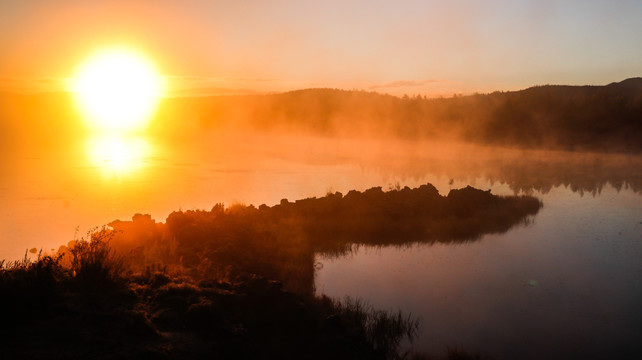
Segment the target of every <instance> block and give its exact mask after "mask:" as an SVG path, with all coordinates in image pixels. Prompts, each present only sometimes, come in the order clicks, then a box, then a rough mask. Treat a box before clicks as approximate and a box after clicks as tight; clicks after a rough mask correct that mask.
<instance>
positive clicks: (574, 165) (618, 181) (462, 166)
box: [371, 147, 642, 195]
mask: <svg viewBox="0 0 642 360" xmlns="http://www.w3.org/2000/svg"><path fill="white" fill-rule="evenodd" d="M400 156H401V157H400V158H397V161H395V159H394V158H392V157H391V158H388V159H389V160H390V161H389V162H386V161H383V162H381V161H379V162H377V163H372V164H371V167H372V168H374V169H376V170H377V171H379V172H381V173H382V174H384V176H390V177H396V178H401V179H408V178H412V179H416V180H417V179H423V178H424V177H425V176H426V175H428V174H432V175H437V176H443V177H446V178H448V179H455V180H461V181H471V180H473V179H479V178H481V179H484V180H488V181H489V182H491V183H494V182H498V183H505V184H507V185H508V186H509V187H510V188H511V189H512V190H513V191H514V192H515V193H530V192H531V191H538V192H540V193H544V194H545V193H548V192H549V191H550V190H551V189H553V188H555V187H560V186H563V187H567V188H569V189H570V190H572V191H573V192H578V193H580V194H584V193H585V192H587V193H591V194H593V195H595V194H599V193H601V191H602V189H603V188H604V186H606V185H607V184H610V185H611V186H613V187H614V188H615V189H616V190H618V191H620V190H621V189H631V190H632V191H634V192H636V193H640V192H641V191H642V156H634V155H621V154H595V153H573V152H561V151H558V152H552V151H517V150H497V149H492V148H479V149H476V148H475V147H470V148H468V149H465V150H462V151H455V152H454V154H451V155H450V156H448V157H440V156H433V155H431V153H430V151H428V152H426V153H421V152H419V151H417V152H415V153H414V154H413V155H411V156H407V157H404V155H400Z"/></svg>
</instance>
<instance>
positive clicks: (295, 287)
mask: <svg viewBox="0 0 642 360" xmlns="http://www.w3.org/2000/svg"><path fill="white" fill-rule="evenodd" d="M540 207H541V203H540V202H539V201H538V200H537V199H535V198H532V197H498V196H495V195H492V194H490V193H489V192H486V191H481V190H476V189H473V188H470V187H468V188H465V189H460V190H453V191H451V193H450V194H449V195H448V196H440V195H439V194H438V193H437V190H436V189H435V188H434V187H433V186H432V185H424V186H421V187H419V188H417V189H409V188H404V189H398V190H391V191H388V192H383V191H381V189H380V188H373V189H370V190H367V191H365V192H362V193H361V192H356V191H354V192H350V193H348V194H346V195H345V196H343V195H341V194H338V193H337V194H329V195H328V196H326V197H323V198H320V199H306V200H301V201H297V202H293V203H292V202H289V201H287V200H283V201H282V202H281V204H279V205H276V206H273V207H268V206H265V205H262V206H260V207H259V208H255V207H253V206H233V207H231V208H227V209H225V208H224V207H223V206H222V205H217V206H215V207H214V208H213V209H212V210H211V211H187V212H175V213H173V214H171V215H170V216H169V217H168V219H167V221H166V223H164V224H163V223H155V222H154V221H153V220H152V219H151V218H150V217H149V216H144V215H137V216H135V217H134V219H133V221H131V222H129V221H126V222H123V221H117V222H114V223H112V224H111V225H112V227H113V228H114V229H115V230H110V229H104V230H101V231H97V232H95V233H93V234H92V235H91V237H90V239H89V240H83V239H81V240H78V241H75V242H72V243H70V244H69V245H68V246H67V247H61V250H60V251H59V253H58V254H57V255H56V256H55V257H41V258H40V259H39V260H38V261H36V262H29V261H27V260H25V261H23V262H17V263H11V264H2V266H0V295H1V296H0V318H2V320H3V324H4V326H2V327H0V346H1V348H2V352H3V356H6V357H7V358H11V359H20V358H25V359H27V358H28V359H88V358H91V359H139V358H155V359H156V358H158V359H201V358H221V359H397V358H401V357H402V356H404V354H403V353H402V352H401V348H400V344H401V342H402V340H404V339H408V338H409V339H412V337H413V336H414V334H415V332H416V330H417V326H418V325H417V322H416V321H415V320H413V319H411V318H409V317H405V316H403V315H402V314H401V313H388V312H382V311H377V310H373V309H371V308H369V307H368V306H366V305H364V304H363V303H360V302H355V301H344V302H342V303H339V302H337V301H334V300H330V299H328V298H326V297H323V296H317V295H315V294H314V282H313V280H314V257H315V254H317V253H324V254H341V253H344V252H345V251H348V250H349V249H350V247H351V246H352V245H353V244H369V245H377V246H387V245H403V244H408V243H414V242H426V243H432V242H437V241H438V242H457V241H472V240H474V239H478V238H479V237H480V236H481V235H483V234H485V233H489V232H502V231H506V230H508V229H509V228H510V227H512V226H514V225H515V224H519V223H523V222H524V221H525V219H527V217H528V216H529V215H534V214H536V213H537V212H538V210H539V208H540ZM112 246H113V248H112ZM114 250H115V251H114ZM123 255H124V256H123ZM450 355H452V356H453V358H454V356H460V355H461V356H462V358H465V356H467V355H466V354H463V355H462V354H461V352H460V351H459V350H454V351H453V352H452V353H451V354H450Z"/></svg>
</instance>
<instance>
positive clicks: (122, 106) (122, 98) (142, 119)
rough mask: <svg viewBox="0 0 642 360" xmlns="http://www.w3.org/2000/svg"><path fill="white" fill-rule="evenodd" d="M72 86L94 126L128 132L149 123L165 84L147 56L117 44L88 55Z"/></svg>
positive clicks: (110, 131)
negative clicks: (119, 46)
mask: <svg viewBox="0 0 642 360" xmlns="http://www.w3.org/2000/svg"><path fill="white" fill-rule="evenodd" d="M71 90H72V91H73V93H74V94H75V98H76V101H77V103H78V106H79V108H80V110H81V112H82V113H83V115H84V116H85V118H86V119H87V121H88V122H89V125H90V127H91V128H92V129H94V130H96V131H99V132H103V133H105V132H108V133H126V132H131V131H136V130H141V129H143V128H144V127H145V126H146V125H147V123H148V121H149V118H150V117H151V115H152V113H153V111H154V110H155V108H156V106H157V104H158V100H159V98H160V96H161V95H162V90H163V86H162V81H161V77H160V75H159V74H158V73H157V71H156V68H155V67H154V65H153V64H152V63H151V62H150V61H149V60H147V59H146V58H145V57H144V56H142V55H141V54H139V53H137V52H135V51H132V50H129V49H122V48H114V49H108V50H104V51H100V52H98V53H96V54H94V55H93V56H91V57H90V58H89V59H87V61H85V62H84V63H83V64H82V65H81V66H80V67H79V68H78V70H77V71H76V73H75V75H74V77H73V78H72V80H71Z"/></svg>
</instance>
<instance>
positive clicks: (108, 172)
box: [87, 136, 151, 177]
mask: <svg viewBox="0 0 642 360" xmlns="http://www.w3.org/2000/svg"><path fill="white" fill-rule="evenodd" d="M150 152H151V147H150V145H149V144H148V143H147V141H145V139H144V138H121V137H117V136H98V137H95V138H90V139H89V140H88V142H87V154H88V155H89V161H90V162H91V163H92V164H93V165H94V166H95V167H97V168H98V169H100V171H101V173H102V174H103V176H105V177H112V176H122V175H126V174H129V173H131V172H133V171H134V170H136V169H138V168H140V167H142V166H143V165H144V162H145V159H146V158H147V157H149V155H150Z"/></svg>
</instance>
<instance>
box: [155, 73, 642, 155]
mask: <svg viewBox="0 0 642 360" xmlns="http://www.w3.org/2000/svg"><path fill="white" fill-rule="evenodd" d="M164 109H165V111H162V112H161V117H164V118H165V121H161V122H160V124H162V123H167V122H170V121H171V119H172V117H175V116H180V117H182V118H185V117H190V114H191V115H193V116H194V117H195V118H197V119H198V122H199V124H200V125H202V126H216V125H221V124H239V123H241V124H244V123H249V124H251V125H252V126H253V127H255V128H258V129H261V130H273V131H290V132H305V133H314V134H321V135H324V136H348V137H363V136H375V137H382V136H394V137H401V138H404V139H437V138H446V139H448V140H465V141H471V142H476V143H483V144H490V145H502V146H511V147H525V148H549V149H567V150H593V151H618V152H637V153H639V152H642V78H632V79H627V80H624V81H622V82H619V83H612V84H609V85H605V86H558V85H546V86H536V87H532V88H528V89H525V90H521V91H515V92H493V93H491V94H483V95H482V94H475V95H470V96H455V97H451V98H439V99H426V98H424V97H420V96H414V97H407V96H404V97H401V98H400V97H395V96H391V95H383V94H378V93H373V92H365V91H346V90H335V89H306V90H297V91H292V92H287V93H282V94H272V95H254V96H222V97H220V96H219V97H204V98H175V99H171V100H168V101H166V103H165V105H164ZM183 124H185V122H183Z"/></svg>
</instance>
